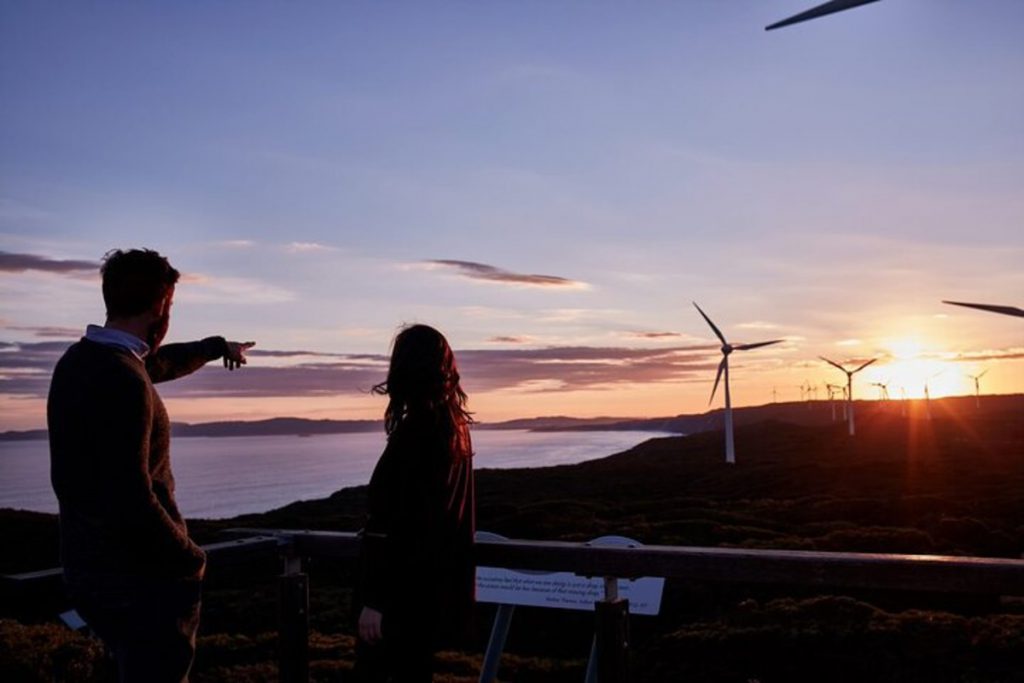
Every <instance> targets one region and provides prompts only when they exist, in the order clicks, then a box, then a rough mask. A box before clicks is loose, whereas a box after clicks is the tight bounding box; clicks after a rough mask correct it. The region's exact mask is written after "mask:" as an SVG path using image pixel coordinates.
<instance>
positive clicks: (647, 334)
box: [626, 332, 683, 339]
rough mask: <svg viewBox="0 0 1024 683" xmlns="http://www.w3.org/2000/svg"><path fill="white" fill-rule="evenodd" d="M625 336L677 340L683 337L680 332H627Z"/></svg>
mask: <svg viewBox="0 0 1024 683" xmlns="http://www.w3.org/2000/svg"><path fill="white" fill-rule="evenodd" d="M626 334H627V336H630V337H635V338H637V339H678V338H679V337H682V336H683V335H682V333H680V332H627V333H626Z"/></svg>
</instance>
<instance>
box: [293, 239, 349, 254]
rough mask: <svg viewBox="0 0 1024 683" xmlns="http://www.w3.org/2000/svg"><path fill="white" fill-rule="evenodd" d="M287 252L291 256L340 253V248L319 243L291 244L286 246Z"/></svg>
mask: <svg viewBox="0 0 1024 683" xmlns="http://www.w3.org/2000/svg"><path fill="white" fill-rule="evenodd" d="M285 251H287V252H288V253H290V254H308V253H310V252H318V251H319V252H323V251H338V248H337V247H330V246H327V245H326V244H320V243H319V242H290V243H288V244H287V245H285Z"/></svg>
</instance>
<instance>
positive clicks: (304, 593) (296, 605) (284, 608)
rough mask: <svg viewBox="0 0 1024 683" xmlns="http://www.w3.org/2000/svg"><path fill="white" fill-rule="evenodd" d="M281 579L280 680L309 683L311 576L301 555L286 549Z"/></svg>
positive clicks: (279, 623) (279, 582)
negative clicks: (307, 573)
mask: <svg viewBox="0 0 1024 683" xmlns="http://www.w3.org/2000/svg"><path fill="white" fill-rule="evenodd" d="M283 559H284V570H283V572H282V574H281V576H280V578H279V580H278V591H279V593H278V595H279V612H278V634H277V637H278V673H279V675H280V680H281V683H309V577H308V576H307V575H306V574H304V573H303V571H302V558H301V557H299V556H297V555H295V554H294V549H293V548H290V547H289V548H287V549H286V550H285V555H284V557H283Z"/></svg>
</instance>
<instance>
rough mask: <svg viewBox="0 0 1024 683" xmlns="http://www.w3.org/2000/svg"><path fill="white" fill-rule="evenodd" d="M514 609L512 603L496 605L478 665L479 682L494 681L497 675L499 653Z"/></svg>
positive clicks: (499, 663) (503, 645) (499, 660)
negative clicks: (480, 664) (487, 638)
mask: <svg viewBox="0 0 1024 683" xmlns="http://www.w3.org/2000/svg"><path fill="white" fill-rule="evenodd" d="M515 610H516V608H515V607H514V606H512V605H498V612H497V614H495V615H494V625H493V626H492V627H491V637H490V640H488V641H487V651H486V652H484V663H483V666H481V667H480V679H479V681H480V683H494V680H495V679H496V678H497V677H498V667H499V666H500V665H501V653H502V652H503V651H504V650H505V641H506V640H507V639H508V629H509V627H510V626H511V625H512V614H513V613H514V612H515Z"/></svg>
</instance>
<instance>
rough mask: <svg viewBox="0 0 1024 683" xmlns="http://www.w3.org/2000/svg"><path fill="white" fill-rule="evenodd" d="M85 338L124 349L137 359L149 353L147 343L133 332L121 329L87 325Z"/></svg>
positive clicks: (143, 357) (142, 358) (141, 358)
mask: <svg viewBox="0 0 1024 683" xmlns="http://www.w3.org/2000/svg"><path fill="white" fill-rule="evenodd" d="M85 338H86V339H88V340H89V341H91V342H96V343H97V344H103V345H105V346H116V347H118V348H122V349H126V350H127V351H130V352H131V354H132V355H133V356H135V357H136V358H138V359H139V360H144V359H145V358H146V355H147V354H149V344H147V343H146V342H144V341H142V340H141V339H139V338H138V337H136V336H135V335H134V334H131V333H129V332H124V331H123V330H115V329H113V328H110V327H101V326H100V325H89V326H88V327H86V328H85Z"/></svg>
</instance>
